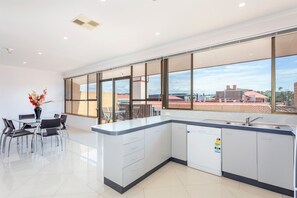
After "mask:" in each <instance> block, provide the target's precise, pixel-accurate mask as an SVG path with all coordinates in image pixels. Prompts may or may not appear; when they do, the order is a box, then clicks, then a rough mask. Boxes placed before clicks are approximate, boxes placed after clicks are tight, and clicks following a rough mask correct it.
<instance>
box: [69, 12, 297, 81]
mask: <svg viewBox="0 0 297 198" xmlns="http://www.w3.org/2000/svg"><path fill="white" fill-rule="evenodd" d="M296 18H297V8H294V9H292V10H290V11H286V12H280V13H278V14H274V15H271V16H266V17H262V18H259V19H257V20H253V21H247V22H244V23H240V24H235V25H233V26H230V27H226V28H224V29H220V30H215V31H212V32H206V33H204V34H200V35H196V36H193V37H190V38H186V39H183V40H179V41H175V42H172V43H169V44H167V45H162V46H158V47H155V48H152V49H147V50H143V51H139V52H137V53H133V54H130V55H126V56H122V57H117V58H114V59H109V60H106V61H101V62H98V63H96V64H93V65H89V66H86V67H81V68H78V69H75V70H72V71H67V72H65V73H64V76H65V77H71V76H76V75H80V74H85V73H90V72H95V71H101V70H104V69H108V68H113V67H119V66H124V65H129V64H132V63H135V62H141V61H146V60H149V59H153V58H158V57H163V56H168V55H172V54H176V53H181V52H186V51H192V50H197V49H201V48H205V47H209V46H213V45H218V44H222V43H228V42H231V41H235V40H239V39H244V38H250V37H255V36H259V35H263V34H268V33H272V32H276V31H281V30H286V29H290V28H295V27H297V20H296Z"/></svg>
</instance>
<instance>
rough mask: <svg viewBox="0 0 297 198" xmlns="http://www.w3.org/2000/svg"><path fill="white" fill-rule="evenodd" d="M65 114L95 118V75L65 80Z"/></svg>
mask: <svg viewBox="0 0 297 198" xmlns="http://www.w3.org/2000/svg"><path fill="white" fill-rule="evenodd" d="M65 112H66V113H69V114H75V115H82V116H90V117H97V74H96V73H93V74H88V75H84V76H79V77H75V78H72V79H66V80H65Z"/></svg>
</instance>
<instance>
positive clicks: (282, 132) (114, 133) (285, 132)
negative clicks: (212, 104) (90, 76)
mask: <svg viewBox="0 0 297 198" xmlns="http://www.w3.org/2000/svg"><path fill="white" fill-rule="evenodd" d="M167 123H180V124H188V125H195V126H204V127H214V128H227V129H237V130H249V131H254V132H262V133H271V134H279V135H289V136H295V134H294V132H293V130H292V131H288V130H281V129H265V128H258V127H252V126H248V127H246V126H236V125H227V124H220V123H210V122H201V121H187V120H177V119H170V120H169V119H168V120H160V121H158V122H156V123H152V124H146V125H143V126H139V127H135V128H130V129H125V130H121V131H108V130H103V129H98V128H96V127H94V126H93V127H91V129H92V131H94V132H97V133H101V134H104V135H111V136H119V135H125V134H128V133H132V132H135V131H139V130H143V129H147V128H151V127H155V126H159V125H163V124H167Z"/></svg>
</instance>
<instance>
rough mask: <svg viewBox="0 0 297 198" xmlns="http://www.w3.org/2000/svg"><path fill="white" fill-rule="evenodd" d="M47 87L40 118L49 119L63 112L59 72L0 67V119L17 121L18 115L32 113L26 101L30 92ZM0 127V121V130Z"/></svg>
mask: <svg viewBox="0 0 297 198" xmlns="http://www.w3.org/2000/svg"><path fill="white" fill-rule="evenodd" d="M44 88H47V91H48V95H47V97H46V100H53V102H52V103H49V104H45V105H43V106H42V116H45V117H48V116H53V115H54V114H55V113H58V114H60V113H61V112H63V111H64V81H63V76H62V74H61V73H57V72H49V71H42V70H35V69H28V68H21V67H12V66H4V65H0V118H2V117H4V118H8V119H17V118H18V115H19V114H30V113H34V108H33V106H32V105H31V103H30V102H29V99H28V93H29V92H31V90H34V91H36V92H37V94H40V93H41V92H42V90H43V89H44ZM2 127H3V122H2V120H1V121H0V129H2Z"/></svg>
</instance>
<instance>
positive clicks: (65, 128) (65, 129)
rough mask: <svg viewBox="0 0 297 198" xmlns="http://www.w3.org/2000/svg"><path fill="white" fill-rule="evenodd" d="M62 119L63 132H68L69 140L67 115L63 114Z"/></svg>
mask: <svg viewBox="0 0 297 198" xmlns="http://www.w3.org/2000/svg"><path fill="white" fill-rule="evenodd" d="M60 119H61V124H62V128H61V130H63V131H66V133H67V137H68V138H69V133H68V130H67V127H66V121H67V115H65V114H62V115H61V117H60Z"/></svg>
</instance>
